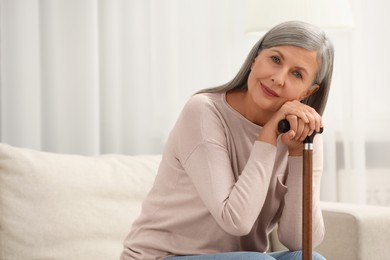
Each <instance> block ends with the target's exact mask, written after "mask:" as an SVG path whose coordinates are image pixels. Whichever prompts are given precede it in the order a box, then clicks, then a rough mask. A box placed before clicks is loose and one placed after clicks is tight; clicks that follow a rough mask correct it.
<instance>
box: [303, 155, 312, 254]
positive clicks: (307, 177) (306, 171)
mask: <svg viewBox="0 0 390 260" xmlns="http://www.w3.org/2000/svg"><path fill="white" fill-rule="evenodd" d="M312 176H313V151H312V150H304V151H303V183H302V189H303V197H302V203H303V205H302V254H303V260H309V259H310V260H311V259H312V203H313V202H312V184H313V178H312Z"/></svg>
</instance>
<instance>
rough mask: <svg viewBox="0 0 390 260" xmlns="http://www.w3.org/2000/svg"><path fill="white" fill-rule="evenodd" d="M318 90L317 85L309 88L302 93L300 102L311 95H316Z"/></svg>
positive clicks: (318, 86)
mask: <svg viewBox="0 0 390 260" xmlns="http://www.w3.org/2000/svg"><path fill="white" fill-rule="evenodd" d="M319 89H320V85H318V84H314V85H312V86H311V87H310V88H308V89H307V90H306V92H305V93H304V95H303V96H302V97H301V99H300V100H301V101H302V100H304V99H305V98H308V97H310V96H311V95H313V94H314V93H316V92H317V90H319Z"/></svg>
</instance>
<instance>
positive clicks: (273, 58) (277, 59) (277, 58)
mask: <svg viewBox="0 0 390 260" xmlns="http://www.w3.org/2000/svg"><path fill="white" fill-rule="evenodd" d="M271 59H272V61H273V62H274V63H276V64H279V63H280V59H279V57H278V56H271Z"/></svg>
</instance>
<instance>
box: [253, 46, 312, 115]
mask: <svg viewBox="0 0 390 260" xmlns="http://www.w3.org/2000/svg"><path fill="white" fill-rule="evenodd" d="M317 68H318V64H317V52H314V51H309V50H307V49H304V48H300V47H295V46H287V45H286V46H276V47H272V48H269V49H264V50H262V51H261V52H260V53H259V54H258V55H257V57H256V58H255V60H254V62H253V64H252V67H251V72H250V74H249V77H248V93H249V94H250V95H251V97H252V99H253V101H254V103H255V104H256V105H257V106H258V107H259V108H260V109H262V110H266V111H268V112H276V111H277V110H279V108H280V107H281V106H282V105H283V104H284V103H285V102H286V101H291V100H303V99H304V98H306V97H308V96H309V95H311V94H312V93H314V92H315V91H316V90H317V89H318V87H319V86H318V85H315V86H313V82H314V80H315V77H316V72H317Z"/></svg>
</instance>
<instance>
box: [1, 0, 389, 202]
mask: <svg viewBox="0 0 390 260" xmlns="http://www.w3.org/2000/svg"><path fill="white" fill-rule="evenodd" d="M0 3H1V6H0V12H1V13H0V33H1V37H0V59H1V60H0V69H1V74H0V79H1V81H0V94H1V107H0V108H1V111H0V113H1V114H0V127H1V128H0V136H1V142H6V143H9V144H12V145H15V146H22V147H29V148H33V149H40V150H44V151H50V152H61V153H77V154H86V155H92V154H102V153H123V154H152V153H161V151H162V147H163V145H164V141H165V139H166V137H167V135H168V134H169V131H170V129H171V128H172V126H173V124H174V122H175V120H176V118H177V116H178V114H179V113H180V110H181V108H182V106H183V105H184V103H185V102H186V100H187V99H188V98H189V97H190V95H191V94H193V93H194V92H196V91H197V90H199V89H202V88H206V87H210V86H214V85H219V84H222V83H225V82H226V81H228V80H230V79H231V77H232V76H233V75H234V74H235V73H236V72H237V71H238V69H239V67H240V66H241V64H242V62H243V61H244V58H245V57H246V55H247V53H248V51H249V49H250V48H251V47H252V45H253V44H254V42H255V41H257V38H254V37H253V36H248V35H247V34H246V33H245V16H246V11H247V9H246V1H242V0H213V1H210V0H0ZM351 4H352V7H353V13H354V17H355V27H354V28H353V29H351V30H349V31H343V32H334V31H331V32H329V35H330V37H331V38H332V40H333V42H334V43H335V47H336V63H335V71H334V80H333V85H332V91H331V95H330V99H329V103H328V107H327V110H326V112H325V115H324V121H325V133H324V137H325V172H324V177H323V184H322V186H323V187H322V194H321V196H322V199H324V200H334V201H337V200H338V201H347V202H356V203H365V202H367V203H372V204H379V205H389V206H390V185H389V184H388V183H390V181H389V180H390V177H389V176H390V160H389V159H390V158H389V153H390V138H389V135H388V134H387V131H386V130H387V129H389V127H390V126H389V124H390V118H389V117H390V116H389V115H390V113H389V112H390V107H389V105H388V98H389V96H390V90H389V87H388V86H387V83H386V82H387V77H388V74H389V71H388V60H390V56H389V52H388V50H387V48H388V47H387V45H388V44H387V43H388V42H389V40H390V33H389V30H386V29H381V28H386V25H388V24H390V16H388V15H387V13H386V11H387V10H389V9H390V8H389V4H388V2H387V1H380V0H375V1H368V0H353V1H352V2H351ZM276 11H277V10H270V12H276Z"/></svg>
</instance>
